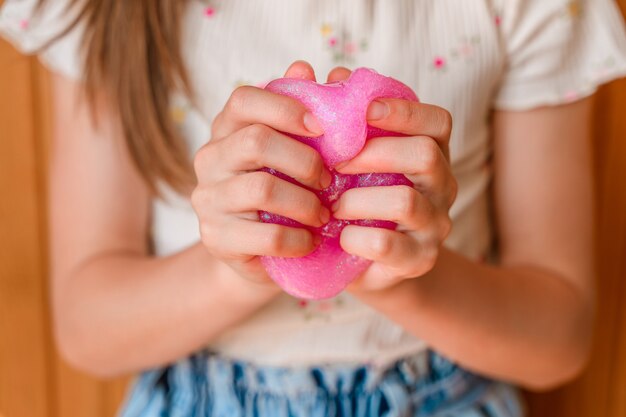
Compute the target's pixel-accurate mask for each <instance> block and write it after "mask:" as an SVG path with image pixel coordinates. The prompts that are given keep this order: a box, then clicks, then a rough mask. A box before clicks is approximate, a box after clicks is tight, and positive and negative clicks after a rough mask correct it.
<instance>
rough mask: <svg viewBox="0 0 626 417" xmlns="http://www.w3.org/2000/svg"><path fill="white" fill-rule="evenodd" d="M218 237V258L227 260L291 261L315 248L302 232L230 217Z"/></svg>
mask: <svg viewBox="0 0 626 417" xmlns="http://www.w3.org/2000/svg"><path fill="white" fill-rule="evenodd" d="M218 235H219V246H218V250H219V252H220V253H219V255H220V256H222V257H224V258H227V259H228V258H230V259H238V258H242V257H246V256H248V257H249V256H280V257H285V258H292V257H299V256H305V255H308V254H309V253H311V252H312V251H313V249H314V248H315V244H314V242H313V235H312V234H311V233H310V232H309V231H307V230H305V229H297V228H293V227H287V226H281V225H278V224H271V223H259V222H256V221H252V220H245V219H232V218H231V219H230V221H226V222H225V223H224V224H223V225H222V226H221V227H220V231H219V233H218ZM213 246H215V245H213Z"/></svg>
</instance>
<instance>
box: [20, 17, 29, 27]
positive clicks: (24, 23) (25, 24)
mask: <svg viewBox="0 0 626 417" xmlns="http://www.w3.org/2000/svg"><path fill="white" fill-rule="evenodd" d="M27 27H28V20H26V19H22V20H20V28H21V29H26V28H27Z"/></svg>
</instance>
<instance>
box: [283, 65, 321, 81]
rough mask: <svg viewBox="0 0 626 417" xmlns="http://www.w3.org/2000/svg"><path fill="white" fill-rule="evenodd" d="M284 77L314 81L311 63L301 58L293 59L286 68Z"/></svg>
mask: <svg viewBox="0 0 626 417" xmlns="http://www.w3.org/2000/svg"><path fill="white" fill-rule="evenodd" d="M285 78H299V79H302V80H311V81H316V78H315V70H313V67H312V66H311V64H309V63H308V62H306V61H302V60H298V61H294V62H293V63H292V64H291V65H290V66H289V68H287V71H286V72H285Z"/></svg>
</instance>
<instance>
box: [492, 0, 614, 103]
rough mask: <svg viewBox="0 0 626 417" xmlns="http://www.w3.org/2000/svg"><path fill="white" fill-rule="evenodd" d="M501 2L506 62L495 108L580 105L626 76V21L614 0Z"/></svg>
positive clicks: (501, 21) (524, 0) (501, 22)
mask: <svg viewBox="0 0 626 417" xmlns="http://www.w3.org/2000/svg"><path fill="white" fill-rule="evenodd" d="M502 4H503V6H502V7H500V14H499V15H498V23H499V25H500V31H501V35H502V40H503V48H504V49H505V54H506V57H507V58H506V68H505V71H504V75H503V77H502V79H501V80H500V84H499V87H498V89H497V91H496V95H495V100H494V107H495V108H497V109H505V110H525V109H530V108H534V107H539V106H545V105H558V104H563V103H567V102H571V101H575V100H578V99H581V98H583V97H586V96H589V95H591V94H593V93H594V92H595V91H596V90H597V88H598V86H600V85H601V84H604V83H607V82H609V81H611V80H614V79H616V78H620V77H622V76H624V75H626V34H625V30H624V20H623V17H622V14H621V12H620V10H619V9H618V7H617V5H616V4H615V3H614V0H577V1H571V0H505V1H504V2H502ZM504 4H506V6H505V5H504Z"/></svg>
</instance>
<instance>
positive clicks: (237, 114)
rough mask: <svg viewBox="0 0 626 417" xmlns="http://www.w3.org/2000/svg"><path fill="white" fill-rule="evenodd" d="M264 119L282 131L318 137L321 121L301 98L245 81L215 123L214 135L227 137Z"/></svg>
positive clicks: (321, 131)
mask: <svg viewBox="0 0 626 417" xmlns="http://www.w3.org/2000/svg"><path fill="white" fill-rule="evenodd" d="M255 123H261V124H264V125H267V126H270V127H272V128H274V129H276V130H280V131H282V132H288V133H292V134H294V135H300V136H309V137H316V136H319V135H321V134H322V133H323V130H322V127H321V125H320V123H319V122H318V121H317V120H316V119H315V117H314V116H313V115H312V114H311V113H310V112H309V111H308V110H307V108H306V107H305V106H304V105H303V104H302V103H300V102H299V101H298V100H296V99H294V98H291V97H287V96H283V95H280V94H276V93H272V92H270V91H267V90H263V89H260V88H257V87H252V86H249V85H244V86H241V87H238V88H237V89H235V91H233V93H232V94H231V96H230V98H229V99H228V102H227V103H226V105H225V106H224V110H223V111H222V112H221V113H220V114H218V115H217V117H216V118H215V120H214V122H213V126H212V137H213V138H223V137H225V136H228V135H230V134H232V133H234V132H236V131H237V130H239V129H241V128H243V127H246V126H248V125H251V124H255Z"/></svg>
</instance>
